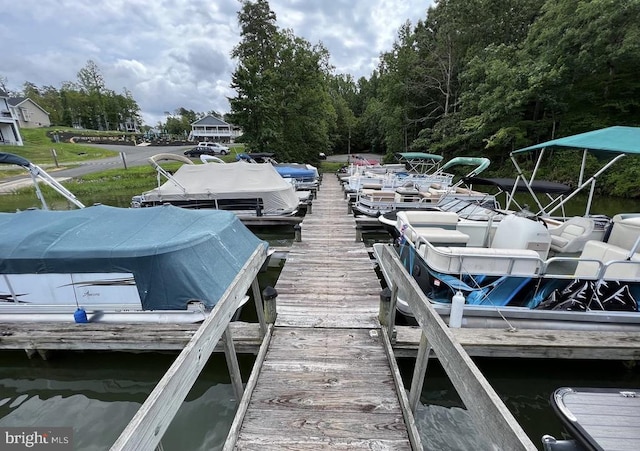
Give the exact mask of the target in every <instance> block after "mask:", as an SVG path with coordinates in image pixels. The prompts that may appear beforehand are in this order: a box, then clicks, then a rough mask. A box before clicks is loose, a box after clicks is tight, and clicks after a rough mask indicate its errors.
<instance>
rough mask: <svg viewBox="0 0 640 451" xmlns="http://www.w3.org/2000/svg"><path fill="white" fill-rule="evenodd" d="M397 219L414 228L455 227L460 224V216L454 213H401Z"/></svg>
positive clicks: (431, 211)
mask: <svg viewBox="0 0 640 451" xmlns="http://www.w3.org/2000/svg"><path fill="white" fill-rule="evenodd" d="M397 218H398V219H399V220H400V221H402V223H403V224H409V225H411V226H412V227H426V226H431V225H433V226H442V225H449V226H452V227H455V226H456V224H457V223H458V214H457V213H454V212H452V211H433V210H430V211H411V212H407V211H400V212H398V214H397Z"/></svg>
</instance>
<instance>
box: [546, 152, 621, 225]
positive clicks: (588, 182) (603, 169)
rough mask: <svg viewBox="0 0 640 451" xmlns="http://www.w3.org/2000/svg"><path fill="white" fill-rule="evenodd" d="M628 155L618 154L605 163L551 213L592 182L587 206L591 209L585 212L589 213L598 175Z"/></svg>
mask: <svg viewBox="0 0 640 451" xmlns="http://www.w3.org/2000/svg"><path fill="white" fill-rule="evenodd" d="M624 157H626V154H624V153H621V154H619V155H617V156H616V157H615V158H614V159H612V160H611V161H610V162H609V163H607V164H605V165H604V166H603V167H601V168H600V170H599V171H598V172H596V173H595V174H593V175H592V176H591V177H589V179H588V180H587V181H586V182H584V183H582V184H581V185H580V186H578V187H577V188H576V189H575V190H574V191H573V192H572V193H571V194H569V195H568V196H567V197H565V198H564V200H563V201H562V202H560V203H559V204H558V205H556V206H555V207H554V208H553V209H552V210H551V211H549V214H551V213H553V212H554V211H556V210H557V209H558V208H560V207H561V206H564V205H565V204H566V203H567V202H568V201H569V199H571V198H573V197H574V196H575V195H576V194H578V193H579V192H580V191H582V189H583V188H584V187H585V186H587V185H589V184H592V185H593V187H592V191H591V194H590V195H589V200H588V202H587V208H588V209H589V210H588V211H586V212H585V215H587V214H589V211H590V209H591V201H592V200H593V193H594V190H595V184H596V180H597V178H598V177H600V175H601V174H602V173H603V172H605V171H606V170H608V169H609V168H610V167H611V166H613V164H614V163H616V162H617V161H618V160H619V159H621V158H624Z"/></svg>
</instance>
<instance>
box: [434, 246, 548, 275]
mask: <svg viewBox="0 0 640 451" xmlns="http://www.w3.org/2000/svg"><path fill="white" fill-rule="evenodd" d="M425 260H426V262H427V264H428V265H429V267H431V268H432V269H433V270H435V271H438V272H443V273H450V274H451V273H453V274H458V273H463V274H484V275H516V276H534V275H536V274H538V270H539V268H540V266H541V260H540V255H539V254H538V252H536V251H534V250H531V249H496V248H485V247H427V249H426V255H425Z"/></svg>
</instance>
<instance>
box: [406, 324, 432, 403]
mask: <svg viewBox="0 0 640 451" xmlns="http://www.w3.org/2000/svg"><path fill="white" fill-rule="evenodd" d="M430 352H431V345H429V341H428V340H427V336H426V335H425V334H424V332H422V334H420V346H419V347H418V355H417V358H416V366H415V367H414V369H413V378H412V379H411V390H410V391H409V407H410V408H411V412H413V414H414V415H415V413H416V410H417V409H418V403H419V402H420V393H422V386H423V385H424V376H425V374H427V364H428V363H429V353H430Z"/></svg>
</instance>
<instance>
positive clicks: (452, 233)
mask: <svg viewBox="0 0 640 451" xmlns="http://www.w3.org/2000/svg"><path fill="white" fill-rule="evenodd" d="M413 232H414V233H415V235H416V236H415V240H417V239H418V238H423V239H425V240H426V241H428V242H429V243H431V244H433V245H434V246H445V245H450V246H465V245H466V244H467V243H468V242H469V235H467V234H466V233H462V232H460V231H459V230H447V229H443V228H441V227H413ZM415 240H414V241H415Z"/></svg>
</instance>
